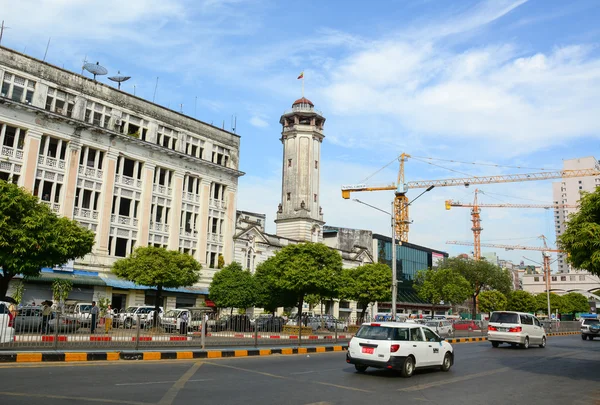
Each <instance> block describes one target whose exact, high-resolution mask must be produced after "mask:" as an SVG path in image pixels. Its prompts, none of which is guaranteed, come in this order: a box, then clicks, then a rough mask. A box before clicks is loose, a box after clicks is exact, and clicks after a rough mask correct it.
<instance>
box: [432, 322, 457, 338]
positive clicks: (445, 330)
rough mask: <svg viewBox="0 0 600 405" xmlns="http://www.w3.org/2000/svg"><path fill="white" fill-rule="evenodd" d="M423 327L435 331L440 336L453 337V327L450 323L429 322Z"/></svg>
mask: <svg viewBox="0 0 600 405" xmlns="http://www.w3.org/2000/svg"><path fill="white" fill-rule="evenodd" d="M425 326H427V327H428V328H430V329H432V330H433V331H435V333H437V334H438V335H440V336H453V335H454V327H453V326H452V322H449V321H444V320H440V319H433V320H431V319H430V320H429V321H427V322H426V323H425Z"/></svg>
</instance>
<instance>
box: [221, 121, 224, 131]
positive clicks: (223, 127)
mask: <svg viewBox="0 0 600 405" xmlns="http://www.w3.org/2000/svg"><path fill="white" fill-rule="evenodd" d="M221 129H223V130H225V120H223V126H222V127H221Z"/></svg>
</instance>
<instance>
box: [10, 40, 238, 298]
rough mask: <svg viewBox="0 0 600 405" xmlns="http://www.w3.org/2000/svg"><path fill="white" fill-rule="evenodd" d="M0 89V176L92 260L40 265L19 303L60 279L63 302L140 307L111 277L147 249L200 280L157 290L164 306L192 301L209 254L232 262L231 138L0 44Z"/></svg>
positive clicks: (210, 266)
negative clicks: (77, 232)
mask: <svg viewBox="0 0 600 405" xmlns="http://www.w3.org/2000/svg"><path fill="white" fill-rule="evenodd" d="M0 82H1V83H2V89H1V94H0V145H1V148H2V149H1V161H0V178H1V179H4V180H9V179H10V180H11V181H13V182H15V183H17V184H18V185H20V186H22V187H24V188H26V189H27V190H29V191H31V192H32V193H33V194H34V195H36V196H38V197H39V198H40V199H41V200H42V201H43V202H44V203H45V204H47V205H48V206H49V207H50V208H51V209H52V210H53V211H54V212H56V213H57V214H58V215H62V216H65V217H68V218H72V219H75V220H77V221H79V222H80V223H81V224H82V225H83V226H85V227H87V228H89V229H91V230H93V231H94V232H95V234H96V240H95V244H94V248H93V251H92V253H91V254H89V255H88V256H86V257H84V258H82V259H77V260H76V261H75V262H74V263H69V264H68V265H65V266H63V267H61V268H57V269H44V271H43V273H42V277H41V278H40V279H38V280H35V282H36V284H34V282H33V281H32V282H29V283H28V285H27V286H26V291H25V301H26V302H30V301H31V300H36V301H41V300H42V299H46V298H51V297H50V295H49V294H50V289H49V286H48V284H47V282H48V281H49V280H52V279H54V278H68V279H71V280H72V281H73V283H74V284H75V285H76V287H77V288H76V289H74V292H73V297H71V298H78V299H86V300H91V299H93V298H96V299H98V298H99V297H102V296H106V297H109V298H112V300H113V306H114V307H116V308H123V307H125V306H129V305H136V304H144V303H150V302H151V301H152V298H151V294H152V292H149V293H148V294H146V292H147V290H148V289H147V288H144V287H141V286H137V285H135V284H133V283H129V282H126V281H124V280H119V279H117V278H116V277H114V276H113V275H112V274H110V268H111V265H112V264H113V263H114V261H115V260H117V259H119V258H122V257H126V256H128V255H129V254H130V253H131V252H132V251H133V250H134V249H135V248H136V247H137V246H147V245H154V246H162V247H165V248H168V249H175V250H179V251H181V252H183V253H187V254H189V255H192V256H193V257H195V258H196V259H197V260H198V261H199V262H201V263H202V265H203V268H204V269H203V270H202V280H201V282H200V283H199V285H197V286H195V287H193V288H186V289H183V288H182V289H177V290H168V291H167V292H166V294H165V295H166V298H165V302H164V303H163V305H164V306H165V307H175V306H183V305H193V304H195V303H196V302H199V301H201V300H202V299H203V297H204V296H205V295H206V294H207V292H208V291H207V287H208V285H209V283H210V280H211V279H212V275H213V274H214V269H215V268H216V267H217V263H218V258H219V256H220V255H222V256H223V258H224V259H225V261H226V262H231V261H232V260H233V258H234V249H233V236H234V232H235V222H234V217H235V213H236V209H235V208H236V207H235V202H236V195H237V188H238V178H239V177H240V176H241V175H242V174H243V173H242V172H240V171H239V170H238V162H239V159H238V158H239V147H240V137H239V136H238V135H236V134H234V133H231V132H228V131H225V130H222V129H220V128H216V127H214V126H212V125H208V124H206V123H204V122H201V121H198V120H196V119H194V118H191V117H189V116H186V115H183V114H180V113H178V112H175V111H172V110H169V109H167V108H163V107H161V106H159V105H156V104H154V103H151V102H148V101H146V100H143V99H141V98H139V97H135V96H133V95H131V94H128V93H126V92H123V91H121V90H117V89H115V88H113V87H111V86H108V85H106V84H103V83H100V82H98V81H96V80H92V79H89V78H87V77H84V76H82V75H79V74H76V73H73V72H70V71H67V70H64V69H61V68H59V67H57V66H53V65H50V64H48V63H45V62H42V61H40V60H37V59H34V58H32V57H29V56H26V55H23V54H20V53H18V52H15V51H13V50H10V49H7V48H3V47H0ZM75 295H76V297H75Z"/></svg>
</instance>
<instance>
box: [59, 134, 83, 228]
mask: <svg viewBox="0 0 600 405" xmlns="http://www.w3.org/2000/svg"><path fill="white" fill-rule="evenodd" d="M67 152H68V158H67V170H66V173H65V184H63V188H64V193H65V198H64V200H63V201H64V203H63V204H62V207H61V210H62V212H61V214H62V215H63V216H65V217H67V218H69V219H73V208H74V206H75V191H76V190H77V175H78V172H79V156H80V154H81V144H80V143H79V141H76V140H73V141H71V142H69V146H68V150H67ZM82 198H83V196H82Z"/></svg>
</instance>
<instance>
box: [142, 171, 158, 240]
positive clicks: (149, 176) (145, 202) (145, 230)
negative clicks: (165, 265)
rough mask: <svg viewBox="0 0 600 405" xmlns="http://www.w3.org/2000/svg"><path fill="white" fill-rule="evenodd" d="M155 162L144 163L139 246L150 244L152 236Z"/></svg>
mask: <svg viewBox="0 0 600 405" xmlns="http://www.w3.org/2000/svg"><path fill="white" fill-rule="evenodd" d="M155 169H156V165H155V164H154V163H150V162H146V163H144V169H143V170H144V174H143V176H142V179H143V181H142V184H143V188H142V200H141V201H140V211H139V226H138V246H148V240H149V239H148V238H149V236H150V220H151V218H150V212H151V211H152V188H153V187H154V172H155Z"/></svg>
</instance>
